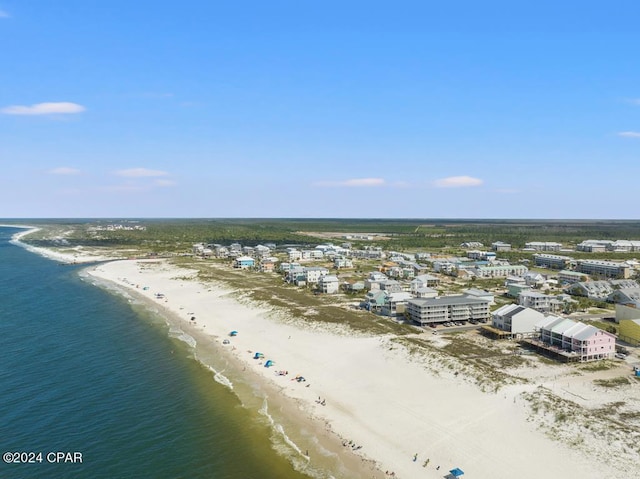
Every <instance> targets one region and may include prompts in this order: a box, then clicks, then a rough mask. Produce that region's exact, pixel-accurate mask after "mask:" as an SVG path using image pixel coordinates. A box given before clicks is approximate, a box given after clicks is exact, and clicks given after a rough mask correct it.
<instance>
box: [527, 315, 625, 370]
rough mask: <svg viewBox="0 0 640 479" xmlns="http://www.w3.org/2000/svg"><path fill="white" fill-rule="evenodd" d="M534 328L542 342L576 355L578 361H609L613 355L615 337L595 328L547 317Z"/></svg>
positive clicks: (568, 320) (569, 320)
mask: <svg viewBox="0 0 640 479" xmlns="http://www.w3.org/2000/svg"><path fill="white" fill-rule="evenodd" d="M536 327H537V328H539V330H540V339H541V340H542V341H543V342H545V343H548V344H551V345H553V346H557V347H558V348H561V349H563V350H564V351H567V352H570V353H574V354H576V355H577V357H578V358H579V359H580V361H595V360H598V359H611V358H613V356H614V355H615V352H616V337H615V336H614V335H613V334H611V333H608V332H606V331H603V330H602V329H598V328H596V327H595V326H590V325H588V324H584V323H577V322H575V321H572V320H571V319H564V318H558V317H553V316H548V317H546V318H545V319H543V320H542V321H540V322H539V323H538V324H537V325H536Z"/></svg>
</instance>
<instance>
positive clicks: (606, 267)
mask: <svg viewBox="0 0 640 479" xmlns="http://www.w3.org/2000/svg"><path fill="white" fill-rule="evenodd" d="M576 271H578V272H579V273H585V274H590V275H594V276H600V277H603V278H622V279H627V278H629V277H631V266H629V265H628V264H625V263H617V262H614V261H598V260H578V265H577V267H576Z"/></svg>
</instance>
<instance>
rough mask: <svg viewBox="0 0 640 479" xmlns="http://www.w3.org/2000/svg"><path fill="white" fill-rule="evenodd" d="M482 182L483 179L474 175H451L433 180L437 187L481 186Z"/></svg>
mask: <svg viewBox="0 0 640 479" xmlns="http://www.w3.org/2000/svg"><path fill="white" fill-rule="evenodd" d="M482 183H483V181H482V180H481V179H480V178H473V177H472V176H449V177H448V178H440V179H439V180H436V181H434V182H433V184H434V185H435V186H436V187H437V188H465V187H468V186H479V185H481V184H482Z"/></svg>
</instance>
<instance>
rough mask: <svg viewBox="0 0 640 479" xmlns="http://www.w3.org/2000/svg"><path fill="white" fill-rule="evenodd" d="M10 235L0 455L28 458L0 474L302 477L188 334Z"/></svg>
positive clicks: (3, 302) (5, 240)
mask: <svg viewBox="0 0 640 479" xmlns="http://www.w3.org/2000/svg"><path fill="white" fill-rule="evenodd" d="M18 231H19V230H17V229H15V228H6V227H2V228H0V452H2V453H3V454H4V453H7V452H9V453H16V452H24V453H27V454H26V455H23V456H22V457H20V458H19V459H20V460H31V461H32V462H31V463H13V462H12V463H6V462H5V461H6V459H9V460H11V461H13V460H16V456H15V455H13V454H12V455H10V457H7V456H6V455H3V459H4V460H3V461H1V462H0V478H10V479H14V478H16V479H21V478H25V479H37V478H47V479H49V478H90V479H98V478H110V479H114V478H154V479H157V478H215V479H248V478H261V479H270V478H273V479H275V478H280V479H282V478H286V479H304V478H308V477H310V476H308V475H307V474H304V473H302V472H299V471H298V470H296V469H294V466H293V465H292V464H293V463H295V462H296V461H295V460H294V459H293V458H295V457H297V456H299V451H298V452H296V451H295V448H289V449H290V450H289V449H288V446H287V445H286V444H284V445H283V444H282V441H280V443H279V442H278V440H276V439H274V431H273V428H272V427H270V425H269V420H268V417H265V416H264V415H261V414H259V413H258V412H257V411H255V410H252V409H250V408H247V407H244V406H243V405H242V404H241V402H240V400H239V399H238V397H237V396H236V394H235V393H234V392H233V391H232V390H231V389H230V388H229V387H227V386H225V385H224V382H225V381H224V377H221V376H220V375H218V378H217V380H216V379H214V373H213V372H212V370H211V369H210V368H207V367H205V366H204V365H203V364H202V363H201V362H199V361H197V360H196V359H195V358H194V351H193V348H192V345H190V344H189V340H188V338H184V337H182V338H180V334H176V331H174V330H172V327H171V326H170V325H168V324H167V322H166V321H165V320H164V319H163V318H162V317H160V316H159V315H157V314H154V313H153V312H152V311H149V310H148V309H146V308H145V307H141V306H139V305H136V304H135V303H132V302H131V301H130V300H127V298H126V297H123V296H122V295H119V294H114V293H113V292H109V291H108V290H105V289H103V288H98V287H96V286H95V285H93V284H91V282H90V281H89V280H87V278H86V277H85V278H83V277H82V275H81V274H80V273H81V271H82V268H85V267H86V266H63V265H60V264H58V263H56V262H54V261H51V260H48V259H45V258H42V257H40V256H38V255H36V254H34V253H31V252H28V251H26V250H25V249H23V248H21V247H19V246H16V245H14V244H11V243H9V240H10V239H11V235H13V234H15V233H16V232H18ZM177 333H179V331H178V332H177ZM276 449H278V450H279V452H276ZM58 452H61V453H71V454H69V455H58V454H56V453H58ZM29 453H32V454H29ZM76 453H79V454H80V455H81V456H79V455H78V454H76ZM80 457H81V462H79V461H78V459H79V458H80ZM74 459H75V462H74ZM298 469H300V467H298Z"/></svg>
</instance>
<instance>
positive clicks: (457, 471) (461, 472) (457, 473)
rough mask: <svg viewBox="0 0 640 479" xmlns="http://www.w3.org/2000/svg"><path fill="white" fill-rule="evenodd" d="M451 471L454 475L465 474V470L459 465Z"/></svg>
mask: <svg viewBox="0 0 640 479" xmlns="http://www.w3.org/2000/svg"><path fill="white" fill-rule="evenodd" d="M449 472H450V473H451V475H452V476H453V477H460V476H462V475H463V474H464V471H463V470H462V469H460V468H459V467H456V468H455V469H451V470H450V471H449Z"/></svg>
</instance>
